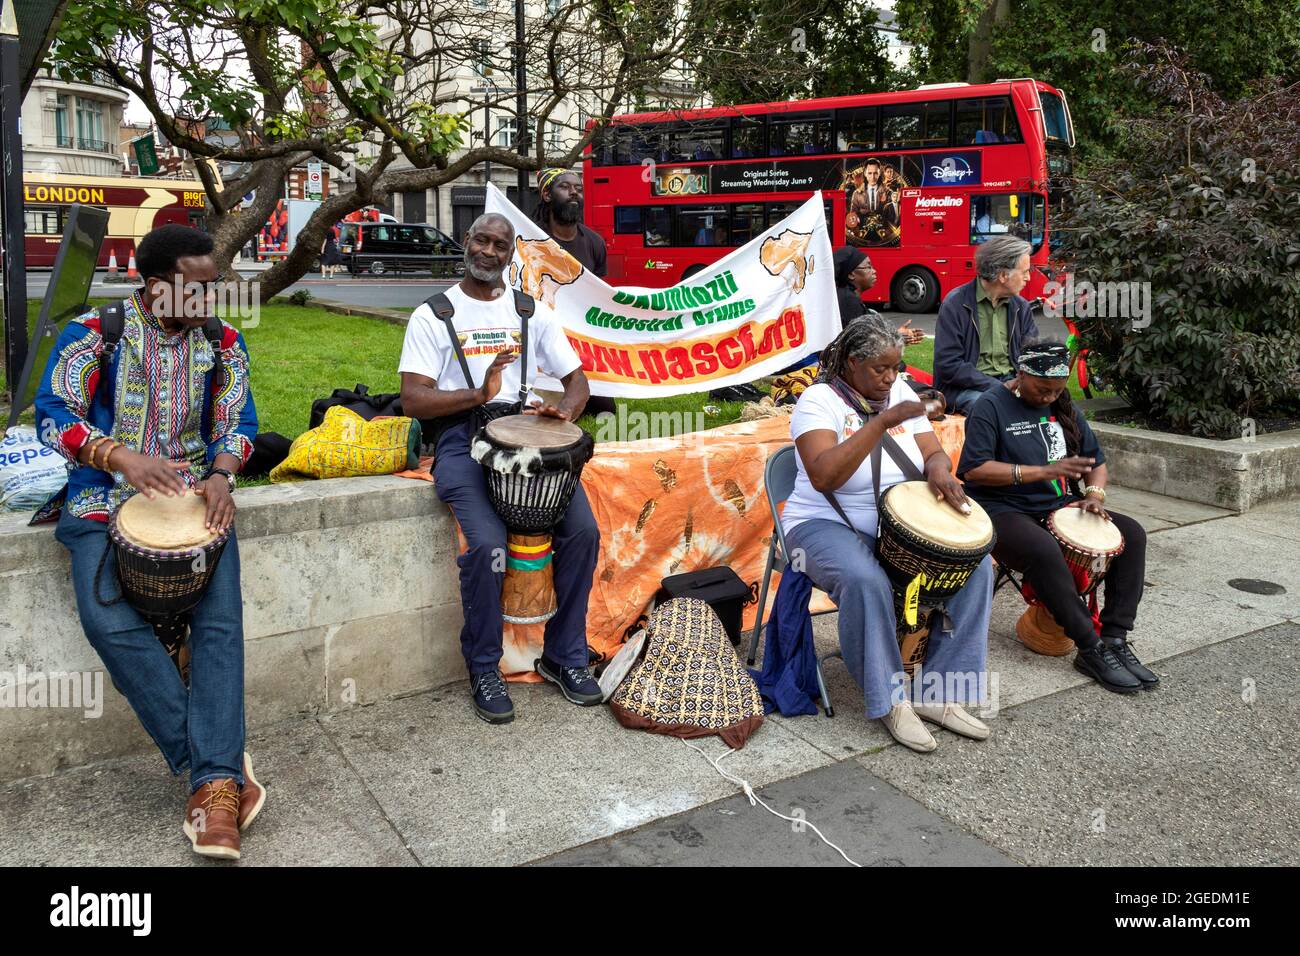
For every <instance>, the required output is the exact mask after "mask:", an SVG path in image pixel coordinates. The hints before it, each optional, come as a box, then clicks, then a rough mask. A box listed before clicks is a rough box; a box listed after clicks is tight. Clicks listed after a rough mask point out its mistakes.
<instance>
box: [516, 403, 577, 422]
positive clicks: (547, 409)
mask: <svg viewBox="0 0 1300 956" xmlns="http://www.w3.org/2000/svg"><path fill="white" fill-rule="evenodd" d="M524 414H525V415H541V416H542V417H543V418H558V419H560V420H561V421H566V422H567V421H568V420H569V413H568V412H566V411H564V410H563V409H561V408H557V407H556V406H554V405H551V404H549V403H547V404H543V403H541V402H532V403H530V404H529V406H528V407H527V408H525V409H524Z"/></svg>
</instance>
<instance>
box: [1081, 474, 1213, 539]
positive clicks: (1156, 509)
mask: <svg viewBox="0 0 1300 956" xmlns="http://www.w3.org/2000/svg"><path fill="white" fill-rule="evenodd" d="M1106 507H1108V508H1114V509H1115V510H1116V511H1118V512H1120V513H1122V514H1126V515H1128V516H1129V517H1131V518H1136V519H1137V521H1138V523H1139V524H1141V525H1142V527H1143V528H1145V529H1146V530H1147V531H1148V532H1151V531H1163V530H1164V529H1166V528H1172V527H1180V526H1182V525H1186V524H1197V523H1199V522H1202V521H1213V520H1215V519H1217V518H1227V517H1230V516H1232V515H1233V514H1235V512H1232V511H1228V510H1227V509H1225V508H1216V507H1214V506H1213V505H1205V504H1201V503H1200V502H1197V501H1184V500H1183V499H1182V498H1170V497H1168V496H1167V495H1156V494H1152V493H1151V492H1149V491H1139V490H1138V489H1136V488H1125V487H1123V486H1121V485H1111V486H1110V487H1109V488H1107V489H1106Z"/></svg>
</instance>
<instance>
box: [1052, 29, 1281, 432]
mask: <svg viewBox="0 0 1300 956" xmlns="http://www.w3.org/2000/svg"><path fill="white" fill-rule="evenodd" d="M1131 64H1132V65H1131V66H1129V67H1127V68H1126V73H1127V74H1128V75H1131V76H1133V77H1135V78H1136V79H1137V80H1138V81H1139V82H1140V85H1141V89H1142V90H1143V91H1144V92H1145V94H1146V95H1148V96H1149V97H1151V101H1152V102H1153V103H1154V104H1156V106H1155V108H1154V109H1153V110H1152V111H1151V115H1150V116H1148V117H1144V118H1132V117H1130V118H1129V120H1128V123H1127V126H1126V128H1125V130H1124V132H1123V133H1122V135H1121V139H1120V141H1119V149H1118V151H1117V155H1116V158H1114V159H1099V160H1098V161H1096V162H1095V163H1094V164H1093V166H1092V168H1091V169H1090V170H1089V172H1088V175H1087V177H1086V178H1082V179H1080V180H1078V181H1077V182H1076V183H1075V184H1074V187H1073V190H1072V195H1071V196H1070V200H1069V202H1068V204H1067V206H1066V209H1065V211H1064V215H1063V216H1061V217H1060V218H1058V221H1057V229H1058V233H1059V234H1061V235H1062V236H1063V237H1064V243H1063V245H1062V248H1061V254H1062V255H1063V256H1064V257H1065V259H1066V261H1067V263H1068V265H1069V266H1070V268H1071V269H1072V270H1073V271H1074V273H1075V278H1076V282H1079V281H1083V280H1087V281H1089V282H1093V283H1096V282H1100V281H1107V282H1134V281H1136V282H1149V283H1150V284H1151V293H1152V295H1151V315H1150V324H1149V326H1147V327H1145V328H1133V327H1132V323H1131V322H1129V321H1127V320H1126V319H1118V318H1088V319H1080V320H1078V325H1079V328H1080V332H1081V334H1082V336H1083V340H1084V342H1085V344H1086V345H1087V346H1088V347H1089V348H1090V349H1091V350H1092V351H1091V354H1090V357H1089V362H1090V365H1091V366H1092V367H1093V368H1094V369H1095V370H1096V371H1097V373H1098V374H1100V375H1101V376H1102V377H1103V378H1105V379H1106V380H1107V381H1108V382H1111V383H1112V384H1113V386H1114V388H1115V390H1116V391H1117V392H1118V393H1119V394H1120V395H1121V396H1123V397H1124V398H1125V399H1126V400H1127V401H1128V402H1129V403H1130V405H1132V406H1133V408H1134V409H1135V410H1136V411H1137V412H1138V413H1139V414H1140V415H1141V416H1143V417H1145V418H1146V419H1148V420H1152V421H1156V422H1161V423H1165V424H1167V425H1169V426H1171V427H1172V428H1173V429H1175V430H1177V431H1180V432H1187V433H1190V434H1194V435H1202V436H1213V437H1236V436H1239V435H1240V434H1241V432H1242V428H1243V421H1244V420H1245V419H1257V418H1261V417H1269V416H1270V415H1279V416H1286V415H1294V414H1295V413H1296V412H1297V411H1300V102H1298V101H1300V96H1298V95H1297V94H1300V85H1292V86H1291V87H1289V88H1286V87H1283V86H1281V85H1280V84H1278V83H1273V84H1267V83H1264V84H1261V89H1260V91H1259V92H1255V93H1250V94H1247V95H1245V96H1241V97H1239V98H1236V99H1234V100H1224V99H1222V98H1220V97H1219V96H1217V95H1216V94H1215V93H1213V92H1212V91H1211V90H1210V89H1209V88H1208V80H1207V78H1206V77H1204V76H1203V75H1201V74H1199V73H1197V72H1196V71H1194V70H1192V69H1191V68H1190V65H1189V63H1188V62H1187V60H1186V59H1185V58H1181V57H1178V56H1176V55H1175V54H1173V53H1172V52H1171V51H1170V50H1169V49H1168V48H1166V47H1145V46H1138V47H1135V49H1134V50H1133V52H1132V54H1131Z"/></svg>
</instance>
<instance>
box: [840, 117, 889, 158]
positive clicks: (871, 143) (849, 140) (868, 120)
mask: <svg viewBox="0 0 1300 956" xmlns="http://www.w3.org/2000/svg"><path fill="white" fill-rule="evenodd" d="M835 127H836V142H837V144H838V146H839V149H840V152H842V153H859V152H872V151H874V150H876V149H878V148H879V145H878V142H877V141H878V139H879V129H880V110H879V109H878V108H877V107H874V106H865V107H859V108H857V109H849V110H839V111H837V112H836V114H835Z"/></svg>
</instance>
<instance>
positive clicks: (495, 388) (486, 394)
mask: <svg viewBox="0 0 1300 956" xmlns="http://www.w3.org/2000/svg"><path fill="white" fill-rule="evenodd" d="M518 360H519V353H518V352H516V351H514V350H513V349H506V350H505V351H503V352H498V353H497V357H496V358H494V359H493V360H492V364H491V365H489V366H488V370H487V374H486V375H484V376H483V385H482V387H481V388H479V390H478V391H479V397H480V398H481V399H482V400H483V402H482V404H486V403H488V402H490V401H492V399H494V398H496V394H497V392H499V391H501V373H502V372H504V371H505V369H506V366H508V365H511V364H512V363H514V362H516V361H518Z"/></svg>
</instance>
